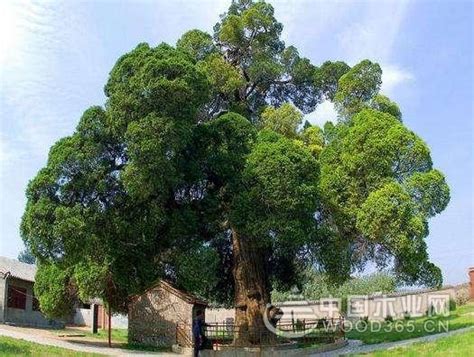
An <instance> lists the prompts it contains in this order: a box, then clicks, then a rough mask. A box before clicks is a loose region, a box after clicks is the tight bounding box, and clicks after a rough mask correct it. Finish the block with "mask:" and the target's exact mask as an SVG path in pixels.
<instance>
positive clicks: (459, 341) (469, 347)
mask: <svg viewBox="0 0 474 357" xmlns="http://www.w3.org/2000/svg"><path fill="white" fill-rule="evenodd" d="M473 346H474V331H469V332H466V333H462V334H459V335H454V336H449V337H444V338H440V339H439V340H436V341H433V342H424V343H415V344H413V345H411V346H407V347H401V348H396V349H390V350H386V351H380V352H373V353H370V354H366V355H364V356H373V357H396V356H413V357H417V356H472V355H473Z"/></svg>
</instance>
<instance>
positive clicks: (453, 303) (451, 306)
mask: <svg viewBox="0 0 474 357" xmlns="http://www.w3.org/2000/svg"><path fill="white" fill-rule="evenodd" d="M454 310H456V301H455V300H454V299H449V311H454Z"/></svg>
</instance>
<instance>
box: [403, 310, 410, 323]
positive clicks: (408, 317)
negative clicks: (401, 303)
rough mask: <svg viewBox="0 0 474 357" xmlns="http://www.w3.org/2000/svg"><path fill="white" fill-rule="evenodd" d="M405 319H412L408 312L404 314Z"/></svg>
mask: <svg viewBox="0 0 474 357" xmlns="http://www.w3.org/2000/svg"><path fill="white" fill-rule="evenodd" d="M403 318H404V319H405V320H406V321H408V320H410V319H411V315H410V313H409V312H408V311H405V312H404V313H403Z"/></svg>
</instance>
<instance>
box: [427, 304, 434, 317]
mask: <svg viewBox="0 0 474 357" xmlns="http://www.w3.org/2000/svg"><path fill="white" fill-rule="evenodd" d="M425 314H426V316H428V317H429V316H436V308H435V307H434V306H433V304H431V305H430V307H429V308H428V310H426V312H425Z"/></svg>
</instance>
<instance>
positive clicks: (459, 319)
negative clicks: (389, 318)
mask: <svg viewBox="0 0 474 357" xmlns="http://www.w3.org/2000/svg"><path fill="white" fill-rule="evenodd" d="M369 325H370V326H371V327H372V328H368V329H367V331H365V332H363V331H356V329H352V330H351V331H349V332H347V334H346V337H347V338H349V339H356V340H362V341H363V342H364V343H367V344H374V343H382V342H392V341H400V340H406V339H410V338H415V337H421V336H426V335H432V334H436V333H441V332H446V328H447V329H448V331H452V330H457V329H460V328H463V327H468V326H474V303H470V304H466V305H463V306H460V307H458V308H457V309H456V310H455V311H452V312H451V314H450V316H446V317H445V316H434V317H420V318H413V319H410V320H408V321H405V320H396V321H394V322H392V323H387V322H382V323H381V324H377V323H373V322H369Z"/></svg>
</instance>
